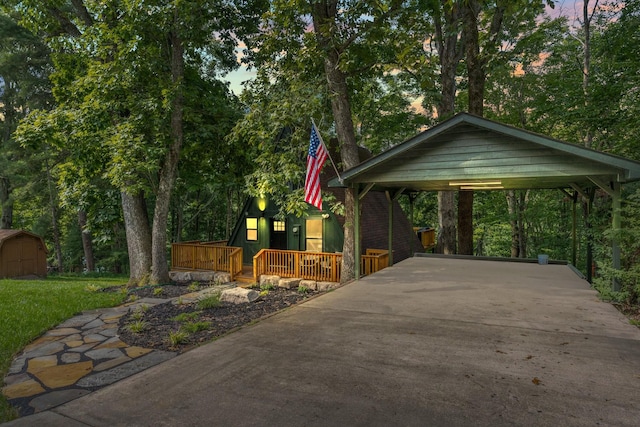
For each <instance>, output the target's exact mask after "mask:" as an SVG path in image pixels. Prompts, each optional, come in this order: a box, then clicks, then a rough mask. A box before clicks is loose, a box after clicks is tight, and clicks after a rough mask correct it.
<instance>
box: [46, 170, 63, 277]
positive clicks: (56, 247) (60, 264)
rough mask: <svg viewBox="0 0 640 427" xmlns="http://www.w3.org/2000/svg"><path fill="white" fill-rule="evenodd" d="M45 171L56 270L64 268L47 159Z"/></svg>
mask: <svg viewBox="0 0 640 427" xmlns="http://www.w3.org/2000/svg"><path fill="white" fill-rule="evenodd" d="M45 167H46V172H47V185H48V187H49V204H50V208H51V228H52V229H53V249H54V251H55V254H56V262H57V263H58V271H59V272H62V271H63V270H64V260H63V258H62V246H61V244H60V227H59V224H58V197H57V194H56V191H55V188H54V186H53V177H52V176H51V169H50V168H49V161H48V160H45Z"/></svg>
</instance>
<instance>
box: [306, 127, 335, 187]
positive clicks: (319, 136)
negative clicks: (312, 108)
mask: <svg viewBox="0 0 640 427" xmlns="http://www.w3.org/2000/svg"><path fill="white" fill-rule="evenodd" d="M311 124H312V125H313V127H314V128H315V129H316V134H317V135H318V139H319V140H320V144H322V146H323V147H324V149H325V150H326V151H327V155H328V156H329V160H331V165H332V166H333V170H334V171H336V176H337V177H338V181H340V184H342V177H341V176H340V173H338V168H337V167H336V164H335V162H334V161H333V158H332V157H331V152H330V151H329V149H328V148H327V146H326V144H325V143H324V141H323V140H322V135H320V131H319V130H318V127H317V126H316V122H315V121H314V120H313V117H312V118H311Z"/></svg>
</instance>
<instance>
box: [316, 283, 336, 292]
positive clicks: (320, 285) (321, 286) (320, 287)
mask: <svg viewBox="0 0 640 427" xmlns="http://www.w3.org/2000/svg"><path fill="white" fill-rule="evenodd" d="M338 286H340V283H337V282H318V284H317V286H316V290H317V291H320V292H325V291H328V290H331V289H335V288H337V287H338Z"/></svg>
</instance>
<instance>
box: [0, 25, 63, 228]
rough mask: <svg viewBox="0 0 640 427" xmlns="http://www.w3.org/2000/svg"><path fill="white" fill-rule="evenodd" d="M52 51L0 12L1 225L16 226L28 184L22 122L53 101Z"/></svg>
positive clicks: (26, 152)
mask: <svg viewBox="0 0 640 427" xmlns="http://www.w3.org/2000/svg"><path fill="white" fill-rule="evenodd" d="M50 71H51V64H50V61H49V51H48V49H47V47H46V46H45V45H44V44H43V43H41V42H40V41H39V40H38V38H37V37H35V36H34V35H33V34H31V33H30V32H29V31H28V30H27V29H25V28H24V27H21V26H19V25H18V24H17V23H16V22H15V21H14V20H13V19H12V18H10V17H9V16H8V15H4V14H2V13H0V209H1V210H2V215H1V216H0V228H12V226H13V206H14V198H13V196H12V193H13V192H14V189H15V188H16V187H20V186H23V185H26V183H27V181H28V179H29V176H28V175H27V174H26V173H25V168H24V166H25V162H28V158H29V155H30V154H29V152H28V150H24V149H22V148H21V147H20V146H19V145H18V144H17V143H16V142H15V140H14V138H13V133H14V132H15V130H16V128H17V127H18V123H19V121H20V120H21V119H22V118H23V117H24V116H25V115H26V114H27V112H28V111H30V110H31V109H34V108H48V106H49V104H50V103H51V101H52V98H51V89H50V86H49V82H48V75H49V72H50Z"/></svg>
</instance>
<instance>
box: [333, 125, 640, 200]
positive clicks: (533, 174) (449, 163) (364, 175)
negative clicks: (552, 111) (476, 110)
mask: <svg viewBox="0 0 640 427" xmlns="http://www.w3.org/2000/svg"><path fill="white" fill-rule="evenodd" d="M341 178H342V180H343V182H344V183H345V185H352V184H356V183H370V182H374V183H376V186H377V187H378V188H380V189H381V188H391V187H394V188H398V187H406V188H408V189H413V190H447V189H448V190H452V189H457V188H453V187H451V186H450V182H451V181H470V182H475V181H484V180H494V181H500V182H501V186H502V187H504V188H563V187H569V186H570V185H579V186H581V187H584V186H591V185H593V180H596V181H598V180H599V181H618V182H627V181H634V180H638V179H640V163H638V162H634V161H631V160H628V159H625V158H622V157H618V156H613V155H610V154H606V153H602V152H598V151H595V150H590V149H587V148H584V147H581V146H578V145H574V144H569V143H566V142H562V141H558V140H554V139H552V138H548V137H545V136H542V135H539V134H535V133H532V132H528V131H524V130H521V129H517V128H514V127H511V126H507V125H503V124H500V123H497V122H494V121H491V120H487V119H484V118H481V117H477V116H473V115H470V114H467V113H461V114H458V115H456V116H454V117H453V118H451V119H449V120H447V121H445V122H443V123H441V124H439V125H437V126H434V127H433V128H431V129H428V130H426V131H424V132H422V133H420V134H418V135H416V136H415V137H413V138H411V139H409V140H407V141H405V142H404V143H402V144H399V145H397V146H395V147H393V148H391V149H389V150H387V151H385V152H384V153H382V154H380V155H378V156H376V157H373V158H371V159H369V160H367V161H365V162H362V163H361V164H360V165H358V166H357V167H355V168H352V169H349V170H347V171H345V172H344V173H343V174H342V177H341ZM330 185H331V186H338V185H339V184H338V181H337V180H335V179H334V180H332V181H331V183H330Z"/></svg>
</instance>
